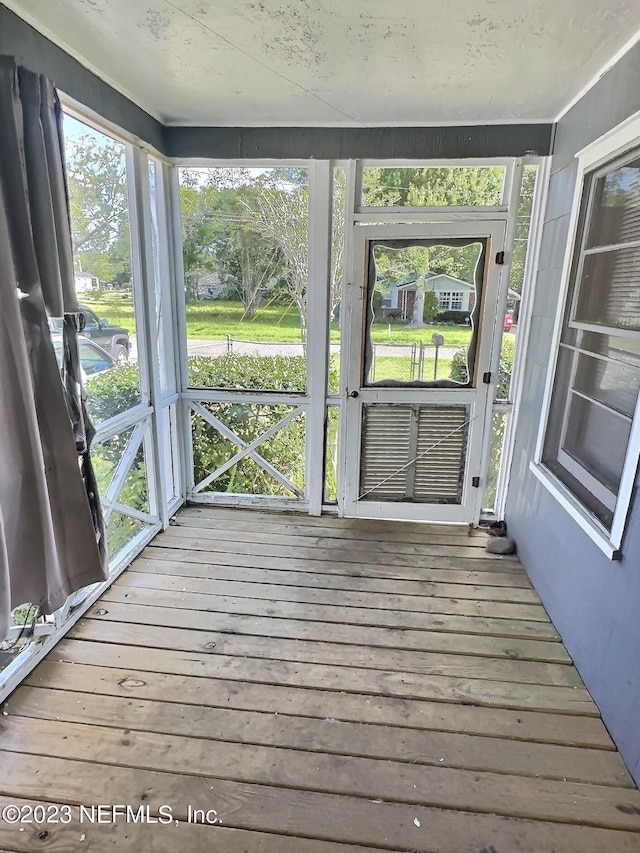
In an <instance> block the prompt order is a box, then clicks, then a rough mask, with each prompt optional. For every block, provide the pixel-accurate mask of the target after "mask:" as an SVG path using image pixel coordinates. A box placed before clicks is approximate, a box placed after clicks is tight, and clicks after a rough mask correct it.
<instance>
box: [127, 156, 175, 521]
mask: <svg viewBox="0 0 640 853" xmlns="http://www.w3.org/2000/svg"><path fill="white" fill-rule="evenodd" d="M127 157H128V163H127V165H128V171H129V174H130V175H131V176H132V178H133V180H132V183H131V185H130V186H131V188H132V189H133V197H132V198H131V202H130V222H131V242H132V247H133V252H132V263H133V264H134V269H133V270H132V272H133V280H134V282H135V287H136V290H135V293H134V302H135V303H136V315H137V317H138V316H139V315H140V313H141V314H142V323H141V324H140V323H139V322H138V324H137V329H136V337H137V342H138V359H139V363H140V383H141V386H142V383H143V374H144V383H145V385H146V389H147V394H148V402H149V403H150V405H151V406H152V408H153V414H152V416H151V435H152V440H151V441H150V442H148V443H145V445H146V446H145V450H147V451H148V450H151V458H150V459H149V458H148V454H146V455H147V458H146V466H147V486H148V491H149V509H150V511H151V515H153V516H155V517H157V518H159V519H160V521H161V523H162V526H163V527H166V526H167V525H168V523H169V519H168V517H167V503H168V498H169V496H168V488H167V483H166V477H165V472H164V466H163V465H162V464H161V457H162V456H163V454H165V453H168V452H169V446H168V436H167V435H166V434H165V433H166V431H165V430H163V429H162V428H161V424H160V421H159V418H158V411H157V406H158V402H159V400H160V365H159V363H158V357H157V352H158V341H157V332H156V322H155V320H156V301H155V282H154V265H153V246H152V239H151V228H152V223H151V202H150V193H149V160H148V157H147V155H146V154H145V153H144V152H143V151H142V150H141V149H139V148H135V149H134V148H129V149H128V153H127ZM138 305H139V306H140V307H139V308H138Z"/></svg>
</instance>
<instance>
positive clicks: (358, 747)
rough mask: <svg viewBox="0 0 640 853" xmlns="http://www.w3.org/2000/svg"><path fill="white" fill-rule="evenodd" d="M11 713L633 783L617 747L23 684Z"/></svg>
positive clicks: (491, 769)
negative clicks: (606, 748)
mask: <svg viewBox="0 0 640 853" xmlns="http://www.w3.org/2000/svg"><path fill="white" fill-rule="evenodd" d="M7 710H8V712H9V716H10V717H13V716H24V717H35V718H37V719H46V720H62V721H66V722H73V723H83V724H86V725H97V726H110V727H115V728H117V729H121V728H122V725H123V721H124V720H126V726H127V729H130V730H138V731H149V732H156V733H158V734H173V735H185V736H188V737H191V736H193V735H194V733H202V732H206V733H207V737H208V738H210V739H214V740H222V741H226V742H233V743H253V744H259V745H262V746H277V747H281V748H285V749H298V750H306V751H310V752H323V753H328V754H335V755H352V756H360V757H365V758H378V759H388V760H393V761H404V762H409V763H411V764H431V765H435V766H446V767H456V768H459V769H467V770H482V771H489V772H493V773H507V774H512V775H519V776H534V777H541V778H547V779H570V780H572V781H576V782H589V783H591V784H596V785H613V786H620V787H627V788H635V785H634V782H633V780H632V779H631V776H630V775H629V772H628V771H627V769H626V767H625V766H624V762H623V761H622V759H621V758H620V756H619V755H618V753H616V752H606V751H603V750H595V749H576V748H575V747H567V746H556V745H551V744H540V743H526V742H522V741H512V740H502V739H499V738H494V737H476V736H473V735H467V734H458V733H449V732H439V731H437V732H433V731H417V730H415V729H406V728H400V727H397V726H374V725H371V724H366V723H351V722H343V721H340V720H335V719H323V720H319V719H309V718H306V719H305V718H300V717H295V716H291V715H284V714H268V713H259V712H255V711H238V710H231V709H229V708H207V707H202V706H185V705H175V704H173V703H171V702H156V701H147V700H136V701H132V700H131V699H129V698H127V697H120V696H104V695H101V696H96V695H88V694H87V693H85V692H76V691H66V690H50V689H38V688H34V687H23V688H22V689H21V690H19V691H18V693H17V694H16V695H15V696H14V697H13V698H12V699H11V701H10V702H9V703H8V706H7Z"/></svg>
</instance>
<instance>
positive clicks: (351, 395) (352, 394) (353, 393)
mask: <svg viewBox="0 0 640 853" xmlns="http://www.w3.org/2000/svg"><path fill="white" fill-rule="evenodd" d="M349 396H350V397H354V398H355V397H359V396H360V394H359V392H358V391H351V393H350V394H349Z"/></svg>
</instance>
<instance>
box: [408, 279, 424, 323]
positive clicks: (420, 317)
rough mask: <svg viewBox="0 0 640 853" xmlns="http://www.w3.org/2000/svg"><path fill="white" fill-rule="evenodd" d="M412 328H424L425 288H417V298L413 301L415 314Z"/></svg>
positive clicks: (412, 318) (412, 317)
mask: <svg viewBox="0 0 640 853" xmlns="http://www.w3.org/2000/svg"><path fill="white" fill-rule="evenodd" d="M409 325H410V326H414V327H421V326H424V287H416V296H415V299H414V300H413V313H412V315H411V323H410V324H409Z"/></svg>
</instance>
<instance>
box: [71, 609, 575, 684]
mask: <svg viewBox="0 0 640 853" xmlns="http://www.w3.org/2000/svg"><path fill="white" fill-rule="evenodd" d="M137 627H138V628H142V629H143V631H142V632H139V633H138V635H137V636H136V635H135V628H134V627H133V626H130V625H128V626H127V627H126V629H124V632H126V638H127V645H136V646H137V645H141V646H151V647H153V648H164V649H174V650H177V651H185V648H184V643H183V642H181V637H180V636H178V638H177V645H173V644H172V639H173V633H174V630H175V629H165V630H164V631H163V632H162V636H160V637H158V634H157V631H156V632H155V635H154V632H153V631H152V630H151V629H150V628H149V627H147V626H137ZM105 628H106V630H105ZM145 628H146V630H144V629H145ZM124 632H123V628H122V626H120V625H118V623H115V622H111V623H109V622H107V623H106V625H105V622H104V621H102V620H94V619H87V620H85V621H84V622H83V623H82V624H81V625H77V626H76V627H75V628H74V630H73V633H70V634H69V637H70V638H73V639H76V640H95V641H97V642H115V643H121V642H122V639H123V633H124ZM447 636H449V635H447ZM205 639H206V642H205ZM188 640H189V643H190V645H189V648H191V649H194V647H195V649H196V650H197V651H200V652H205V653H207V654H209V655H230V656H236V657H251V658H267V659H270V660H286V661H301V662H308V663H326V664H332V665H334V666H356V667H361V668H365V669H381V670H385V669H387V670H390V669H392V670H395V671H396V672H413V673H422V674H424V675H450V676H454V677H455V678H483V679H489V680H495V681H515V682H519V683H521V684H550V685H551V684H555V685H559V686H563V687H583V686H584V685H583V683H582V680H581V678H580V676H579V675H578V673H577V671H576V669H575V668H574V667H573V666H568V665H566V664H553V663H552V664H549V663H544V662H538V661H522V660H514V659H513V658H511V657H509V656H504V657H502V658H486V657H481V656H479V655H475V656H471V655H461V654H452V653H445V654H441V653H438V652H432V651H410V650H404V649H401V650H400V649H393V648H385V647H384V646H383V647H370V646H366V645H345V644H344V643H330V642H326V641H324V639H323V641H322V642H315V641H307V640H298V639H281V638H279V637H262V636H257V637H252V636H249V637H246V636H242V635H238V634H219V635H218V636H217V637H216V639H215V640H211V639H209V638H208V637H207V638H203V637H202V635H200V642H199V646H196V642H195V640H196V638H195V637H194V634H193V633H191V635H190V637H189V638H188ZM187 650H188V649H187Z"/></svg>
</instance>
